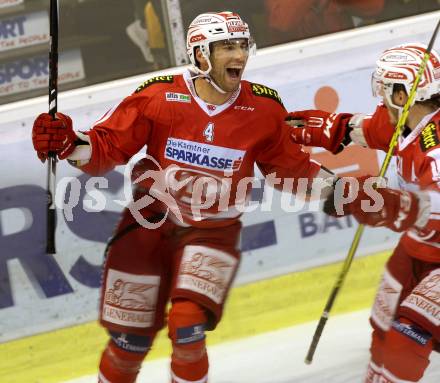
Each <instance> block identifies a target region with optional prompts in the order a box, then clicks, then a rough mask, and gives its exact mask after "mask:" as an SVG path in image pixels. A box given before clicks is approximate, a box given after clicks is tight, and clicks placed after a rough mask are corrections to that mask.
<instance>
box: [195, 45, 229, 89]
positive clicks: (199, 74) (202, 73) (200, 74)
mask: <svg viewBox="0 0 440 383" xmlns="http://www.w3.org/2000/svg"><path fill="white" fill-rule="evenodd" d="M203 56H204V57H205V59H206V61H207V62H208V69H206V70H201V69H200V68H198V67H196V66H193V70H194V72H195V74H194V76H191V80H193V79H195V78H202V79H204V80H206V81H207V82H208V83H209V84H211V85H212V86H213V87H214V89H215V90H216V91H217V92H220V93H221V94H226V93H228V92H226V91H225V90H223V89H222V88H220V87H219V86H218V85H217V84H216V83H215V81H214V79H213V78H212V77H211V76H210V75H209V72H211V69H212V65H211V60H210V59H209V57H207V56H206V55H205V54H204V53H203Z"/></svg>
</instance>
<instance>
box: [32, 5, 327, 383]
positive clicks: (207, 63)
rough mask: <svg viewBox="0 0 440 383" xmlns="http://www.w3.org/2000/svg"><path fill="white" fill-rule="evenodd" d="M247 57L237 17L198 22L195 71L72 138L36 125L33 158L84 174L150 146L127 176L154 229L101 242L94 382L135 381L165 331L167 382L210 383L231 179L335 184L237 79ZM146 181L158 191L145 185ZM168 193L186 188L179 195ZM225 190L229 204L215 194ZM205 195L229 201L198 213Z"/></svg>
mask: <svg viewBox="0 0 440 383" xmlns="http://www.w3.org/2000/svg"><path fill="white" fill-rule="evenodd" d="M253 48H254V47H253V40H252V38H251V35H250V32H249V29H248V26H247V24H246V23H245V22H244V21H242V19H241V18H240V17H239V16H238V15H237V14H234V13H231V12H221V13H205V14H201V15H199V16H198V17H196V18H195V20H194V21H193V22H192V23H191V25H190V26H189V30H188V34H187V51H188V55H189V58H190V60H191V64H192V67H191V69H190V70H188V71H186V72H185V73H184V74H183V75H175V76H171V75H166V76H165V75H164V76H157V77H154V78H151V79H149V80H148V81H146V82H145V83H144V84H142V85H141V86H139V88H138V89H137V90H136V91H135V92H134V93H133V94H132V95H130V96H128V97H127V98H125V99H124V100H123V101H122V102H121V103H120V104H119V105H118V106H116V107H115V108H114V109H112V110H111V111H109V112H108V113H107V114H106V115H105V116H104V117H103V118H102V119H101V120H99V121H98V122H97V123H96V124H95V125H94V126H93V127H92V128H91V129H90V130H89V131H87V132H82V133H80V132H75V131H74V130H73V129H72V121H71V119H70V118H69V117H67V116H66V115H63V114H61V113H59V114H57V119H55V120H52V118H51V117H50V116H49V115H48V114H42V115H40V116H39V117H38V118H37V119H36V120H35V123H34V127H33V143H34V147H35V150H36V151H37V152H38V156H39V158H40V159H42V160H44V159H45V158H46V157H47V156H48V153H49V152H56V153H57V155H58V157H59V158H60V159H68V160H70V162H71V163H72V164H74V165H75V166H78V167H79V168H80V169H82V170H83V171H85V172H87V173H90V174H102V173H104V172H106V171H108V170H110V169H112V168H113V167H114V166H116V165H120V164H125V163H127V162H128V161H129V160H130V158H131V157H132V156H133V155H135V154H136V153H137V152H139V151H140V150H141V149H142V147H143V146H144V145H147V155H148V156H147V158H146V159H144V160H142V161H141V162H140V163H138V164H137V166H136V167H135V171H134V174H135V176H134V178H135V181H137V180H138V179H141V181H140V184H139V188H138V191H137V198H139V197H140V196H142V193H143V194H144V197H145V195H147V196H148V197H149V200H148V201H149V202H148V203H147V204H146V205H145V206H143V209H142V218H143V219H145V220H146V221H147V222H150V223H151V224H158V223H161V224H160V225H154V228H146V227H144V225H141V224H140V223H139V220H137V219H135V217H134V216H133V215H132V214H131V212H130V210H129V209H125V210H124V212H123V217H122V220H121V222H120V223H119V225H118V227H117V229H116V232H115V234H114V237H113V238H112V239H111V241H110V243H109V246H108V251H107V254H106V261H105V268H104V273H103V278H102V280H103V283H102V293H101V304H100V322H101V324H102V325H103V326H104V327H105V328H106V329H108V331H109V334H110V340H109V342H108V344H107V347H106V349H105V350H104V352H103V354H102V358H101V363H100V367H99V380H100V382H102V383H108V382H112V383H130V382H134V381H135V380H136V376H137V374H138V372H139V370H140V367H141V363H142V361H143V360H144V358H145V356H146V355H147V353H148V352H149V350H150V348H151V346H152V343H153V340H154V338H155V336H156V334H157V332H158V331H159V330H160V329H161V328H162V327H163V326H164V325H165V323H167V326H168V334H169V338H170V340H171V343H172V350H173V351H172V356H171V375H172V378H171V379H172V382H175V383H189V382H198V383H204V382H207V379H208V355H207V351H206V346H205V331H207V330H214V329H215V327H216V326H217V324H218V322H219V321H220V319H221V317H222V312H223V307H224V303H225V299H226V297H227V295H228V291H229V289H230V286H231V283H232V282H233V279H234V276H235V274H236V271H237V268H238V265H239V262H240V252H239V250H238V238H239V234H240V228H241V224H240V221H239V216H240V211H239V209H237V208H236V207H235V206H234V204H233V203H232V202H231V201H232V200H233V197H234V196H235V194H236V192H237V193H238V192H239V190H237V189H238V185H239V181H240V180H243V179H245V178H246V177H252V176H253V172H254V165H255V164H257V165H258V166H259V168H260V169H261V171H262V172H263V173H264V174H265V175H267V174H269V173H275V174H276V176H277V177H280V178H283V177H291V178H300V177H303V178H306V179H309V180H310V179H312V178H313V177H315V176H319V177H324V178H325V177H328V178H330V177H333V176H332V175H331V174H330V173H329V172H327V171H325V170H324V169H321V167H320V165H319V164H317V163H316V162H313V161H311V160H310V158H309V155H308V154H306V153H305V152H303V151H302V149H301V146H300V145H298V144H295V143H294V142H292V140H291V139H290V130H291V128H289V127H288V126H286V125H285V123H284V118H285V116H286V114H287V112H286V110H285V109H284V107H283V105H282V102H281V99H280V97H279V96H278V94H277V92H276V91H274V90H272V89H270V88H268V87H266V86H264V85H259V84H252V83H249V82H247V81H244V80H241V78H242V75H243V71H244V68H245V66H246V63H247V60H248V57H249V54H250V52H251V51H252V50H253ZM161 169H162V171H161ZM148 172H150V173H149V174H156V175H158V178H159V179H155V181H157V182H154V183H153V182H151V179H145V177H144V175H145V174H146V173H148ZM144 173H145V174H144ZM147 178H148V177H147ZM225 180H226V181H227V182H223V181H225ZM205 181H206V182H207V184H205V183H204V182H205ZM208 181H209V182H208ZM176 184H178V185H184V189H181V188H177V189H176V190H175V188H174V187H175V186H176ZM158 185H159V186H158ZM197 185H205V186H207V187H203V188H197ZM224 185H229V191H230V193H229V194H224V193H222V188H223V186H224ZM156 186H158V187H157V190H153V188H154V187H156ZM279 186H280V185H279ZM247 189H249V187H248V188H247ZM182 190H183V191H182ZM161 191H162V192H164V191H167V192H168V197H169V198H168V200H167V199H166V198H165V197H164V196H163V195H162V196H161V195H160V192H161ZM247 191H249V190H247ZM200 192H201V193H202V194H203V193H204V194H203V195H202V196H201V197H200V196H197V195H196V196H194V194H197V193H200ZM212 195H215V196H218V195H220V197H222V196H223V195H229V196H230V197H231V198H230V199H227V200H226V201H225V200H222V201H215V203H212V204H209V207H206V209H205V208H204V203H205V202H206V200H209V199H210V198H212ZM158 196H159V197H161V198H159V197H158ZM153 197H157V198H153ZM162 197H163V198H162ZM153 199H154V200H155V201H154V202H151V200H153ZM167 201H171V202H170V205H172V203H173V201H174V202H175V205H174V206H170V205H167V204H166V202H167ZM194 201H196V202H197V201H198V205H197V209H199V210H200V211H199V212H198V213H199V214H195V213H194ZM220 205H223V209H220ZM197 209H196V210H197ZM168 302H171V308H170V310H169V312H168V313H167V314H166V313H165V311H166V305H167V303H168ZM166 318H167V319H166Z"/></svg>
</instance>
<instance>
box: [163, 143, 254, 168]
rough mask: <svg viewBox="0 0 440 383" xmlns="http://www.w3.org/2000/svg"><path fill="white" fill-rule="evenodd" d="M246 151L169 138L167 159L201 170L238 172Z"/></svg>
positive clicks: (166, 150)
mask: <svg viewBox="0 0 440 383" xmlns="http://www.w3.org/2000/svg"><path fill="white" fill-rule="evenodd" d="M245 154H246V151H244V150H237V149H231V148H225V147H222V146H215V145H209V144H204V143H200V142H194V141H187V140H181V139H178V138H169V139H168V141H167V145H166V147H165V158H168V159H169V160H173V161H176V162H180V163H183V164H187V165H193V166H197V167H200V168H205V169H212V170H220V171H233V172H234V171H237V170H239V169H240V166H241V163H242V162H243V158H244V155H245Z"/></svg>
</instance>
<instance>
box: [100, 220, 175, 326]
mask: <svg viewBox="0 0 440 383" xmlns="http://www.w3.org/2000/svg"><path fill="white" fill-rule="evenodd" d="M163 242H164V241H163V240H162V236H161V229H156V230H148V229H145V228H143V227H138V228H135V229H133V230H130V231H128V232H126V233H124V235H122V236H120V237H119V238H118V239H117V240H115V241H114V242H113V243H112V244H111V246H110V247H109V249H108V252H107V258H106V261H105V265H104V272H103V279H102V287H101V310H100V321H101V324H102V325H103V326H104V327H106V328H107V329H109V330H111V331H116V332H122V333H134V334H138V335H148V334H149V333H150V331H151V330H152V329H153V330H158V329H160V328H161V327H162V326H163V323H164V311H165V305H166V302H167V297H168V293H169V288H170V278H169V274H170V270H169V266H168V264H169V262H170V259H171V252H169V251H167V249H166V244H165V243H163Z"/></svg>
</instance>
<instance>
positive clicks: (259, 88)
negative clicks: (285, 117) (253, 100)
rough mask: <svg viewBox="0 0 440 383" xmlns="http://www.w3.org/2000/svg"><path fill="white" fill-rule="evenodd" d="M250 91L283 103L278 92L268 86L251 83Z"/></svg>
mask: <svg viewBox="0 0 440 383" xmlns="http://www.w3.org/2000/svg"><path fill="white" fill-rule="evenodd" d="M252 93H253V94H255V95H256V96H261V97H268V98H271V99H272V100H275V101H276V102H278V103H279V104H281V105H283V101H281V97H280V96H279V95H278V92H277V91H276V90H274V89H270V88H268V87H267V86H264V85H260V84H252ZM283 106H284V105H283Z"/></svg>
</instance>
